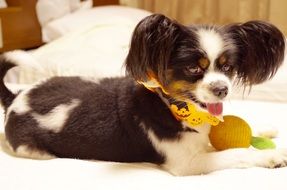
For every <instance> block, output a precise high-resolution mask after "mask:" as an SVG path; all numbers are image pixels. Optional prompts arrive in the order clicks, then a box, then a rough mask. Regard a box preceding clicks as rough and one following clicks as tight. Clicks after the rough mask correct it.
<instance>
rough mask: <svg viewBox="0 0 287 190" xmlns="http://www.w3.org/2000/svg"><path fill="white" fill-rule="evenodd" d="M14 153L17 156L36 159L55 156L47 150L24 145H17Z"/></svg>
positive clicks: (46, 158) (47, 158)
mask: <svg viewBox="0 0 287 190" xmlns="http://www.w3.org/2000/svg"><path fill="white" fill-rule="evenodd" d="M14 154H15V156H17V157H22V158H32V159H37V160H49V159H52V158H55V156H53V155H51V154H48V153H47V152H44V151H39V150H36V149H31V148H29V147H28V146H26V145H21V146H19V147H18V148H17V149H16V150H15V152H14Z"/></svg>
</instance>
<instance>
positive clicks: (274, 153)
mask: <svg viewBox="0 0 287 190" xmlns="http://www.w3.org/2000/svg"><path fill="white" fill-rule="evenodd" d="M261 153H262V154H263V155H261V156H260V158H258V159H260V161H259V165H260V166H262V167H266V168H281V167H285V166H287V149H276V150H263V151H262V152H261Z"/></svg>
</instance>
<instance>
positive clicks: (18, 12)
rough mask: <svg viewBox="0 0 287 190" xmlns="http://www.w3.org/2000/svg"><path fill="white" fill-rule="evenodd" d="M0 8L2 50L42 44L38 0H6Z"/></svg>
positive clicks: (100, 1) (108, 0) (98, 0)
mask: <svg viewBox="0 0 287 190" xmlns="http://www.w3.org/2000/svg"><path fill="white" fill-rule="evenodd" d="M6 2H7V5H8V7H7V8H3V9H0V19H1V25H2V27H1V28H2V41H3V47H2V48H1V47H0V52H4V51H9V50H13V49H28V48H35V47H38V46H40V45H42V44H43V43H42V36H41V27H40V24H39V22H38V19H37V16H36V8H35V7H36V3H37V0H6ZM93 3H94V6H100V5H111V4H119V0H93Z"/></svg>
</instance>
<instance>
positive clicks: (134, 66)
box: [125, 14, 181, 81]
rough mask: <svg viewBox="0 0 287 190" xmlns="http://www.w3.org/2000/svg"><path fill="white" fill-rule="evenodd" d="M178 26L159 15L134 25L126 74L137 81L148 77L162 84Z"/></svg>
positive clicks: (126, 63) (145, 79) (177, 33)
mask: <svg viewBox="0 0 287 190" xmlns="http://www.w3.org/2000/svg"><path fill="white" fill-rule="evenodd" d="M180 28H181V27H180V25H179V24H178V23H176V22H175V21H172V20H171V19H169V18H167V17H165V16H164V15H161V14H153V15H151V16H148V17H146V18H144V19H143V20H142V21H141V22H139V24H138V25H137V26H136V28H135V30H134V32H133V36H132V39H131V44H130V50H129V53H128V56H127V58H126V62H125V66H126V71H127V74H129V75H131V76H132V77H133V78H135V79H136V80H138V81H148V80H149V77H150V76H151V75H153V76H155V77H157V78H156V79H157V80H159V81H162V79H163V77H164V72H165V70H166V67H167V64H168V62H169V59H170V56H171V52H172V49H173V45H174V43H175V42H176V40H177V37H178V35H179V31H180V30H181V29H180Z"/></svg>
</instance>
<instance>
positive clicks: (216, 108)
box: [190, 95, 223, 116]
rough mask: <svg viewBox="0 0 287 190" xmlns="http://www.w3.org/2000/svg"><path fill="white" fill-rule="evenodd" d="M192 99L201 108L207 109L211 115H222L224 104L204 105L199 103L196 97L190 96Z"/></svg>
mask: <svg viewBox="0 0 287 190" xmlns="http://www.w3.org/2000/svg"><path fill="white" fill-rule="evenodd" d="M190 99H191V100H192V101H193V102H195V103H197V104H199V105H200V107H201V108H203V109H206V110H207V111H208V112H209V113H210V114H211V115H214V116H218V115H221V114H222V112H223V104H222V102H217V103H204V102H201V101H199V100H198V99H197V98H195V96H194V95H190Z"/></svg>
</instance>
